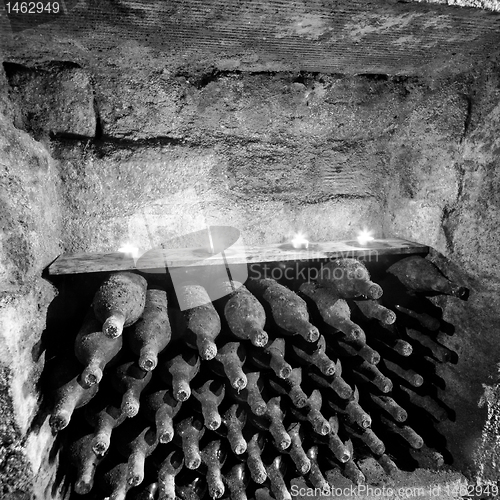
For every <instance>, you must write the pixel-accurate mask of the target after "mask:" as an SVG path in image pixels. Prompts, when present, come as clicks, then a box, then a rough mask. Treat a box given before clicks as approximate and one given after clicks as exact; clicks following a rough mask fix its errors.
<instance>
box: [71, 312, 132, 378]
mask: <svg viewBox="0 0 500 500" xmlns="http://www.w3.org/2000/svg"><path fill="white" fill-rule="evenodd" d="M101 330H102V327H101V323H100V322H99V321H98V320H97V319H96V317H95V315H94V312H93V311H92V310H90V311H89V312H88V313H87V315H86V316H85V319H84V321H83V325H82V327H81V328H80V330H79V332H78V335H77V336H76V339H75V356H76V358H77V359H78V361H80V363H82V365H83V366H85V369H84V370H83V372H82V374H81V377H80V381H81V384H82V385H83V386H84V387H87V388H88V387H90V386H92V385H94V384H98V383H99V382H100V381H101V379H102V372H103V370H104V367H105V366H106V365H107V364H108V363H109V362H110V361H111V360H112V359H113V358H114V357H115V356H116V355H117V354H118V352H119V351H120V349H121V348H122V338H121V337H118V338H110V337H108V336H107V335H104V333H102V331H101Z"/></svg>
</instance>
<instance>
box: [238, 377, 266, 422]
mask: <svg viewBox="0 0 500 500" xmlns="http://www.w3.org/2000/svg"><path fill="white" fill-rule="evenodd" d="M245 375H246V377H247V386H246V387H245V388H244V389H243V390H241V391H238V390H236V389H234V388H233V387H231V388H230V389H229V390H230V393H231V396H232V397H233V399H235V400H236V401H238V402H241V403H246V404H247V405H248V406H249V407H250V410H251V412H252V413H255V415H261V416H262V415H264V414H265V413H266V411H267V405H266V402H265V401H264V399H263V398H262V394H261V391H262V389H263V386H264V382H263V380H262V377H261V372H258V371H256V372H254V371H252V372H245Z"/></svg>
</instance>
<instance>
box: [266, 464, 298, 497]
mask: <svg viewBox="0 0 500 500" xmlns="http://www.w3.org/2000/svg"><path fill="white" fill-rule="evenodd" d="M266 472H267V477H268V478H269V483H270V486H271V492H272V494H273V495H274V498H275V499H276V500H292V495H290V492H289V491H288V488H287V487H286V483H285V479H284V478H283V476H284V474H285V472H286V465H285V463H284V462H283V459H282V455H278V456H276V457H275V458H274V459H273V460H272V462H271V463H270V464H269V465H266Z"/></svg>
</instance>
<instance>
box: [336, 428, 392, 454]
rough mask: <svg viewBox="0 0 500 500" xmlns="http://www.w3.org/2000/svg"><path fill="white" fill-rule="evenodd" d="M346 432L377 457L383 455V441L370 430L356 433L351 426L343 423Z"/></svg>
mask: <svg viewBox="0 0 500 500" xmlns="http://www.w3.org/2000/svg"><path fill="white" fill-rule="evenodd" d="M344 425H345V429H346V431H347V432H348V433H349V434H351V436H353V437H355V438H357V439H359V440H360V441H362V442H363V443H364V444H365V445H366V446H367V447H368V448H369V449H370V451H371V452H372V453H373V454H375V455H377V456H381V455H383V454H384V453H385V444H384V443H383V441H382V440H381V439H380V438H379V437H378V436H377V435H376V434H375V433H374V432H373V430H372V429H363V431H358V430H357V429H355V428H354V427H353V426H350V425H349V424H347V423H345V424H344Z"/></svg>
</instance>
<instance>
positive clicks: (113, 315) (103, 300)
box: [92, 273, 147, 338]
mask: <svg viewBox="0 0 500 500" xmlns="http://www.w3.org/2000/svg"><path fill="white" fill-rule="evenodd" d="M146 288H147V282H146V280H145V279H144V278H143V277H142V276H140V275H138V274H134V273H114V274H111V276H109V278H107V279H106V280H105V281H104V282H103V283H102V284H101V286H100V287H99V290H97V292H96V294H95V296H94V300H93V302H92V307H93V309H94V313H95V315H96V317H97V319H98V320H99V321H101V322H102V323H103V325H102V331H103V332H104V333H105V334H106V335H108V336H109V337H112V338H114V337H119V336H120V335H121V334H122V332H123V327H124V326H130V325H133V324H134V323H135V322H136V321H137V320H138V319H139V317H140V316H141V314H142V312H143V310H144V305H145V303H146Z"/></svg>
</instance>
